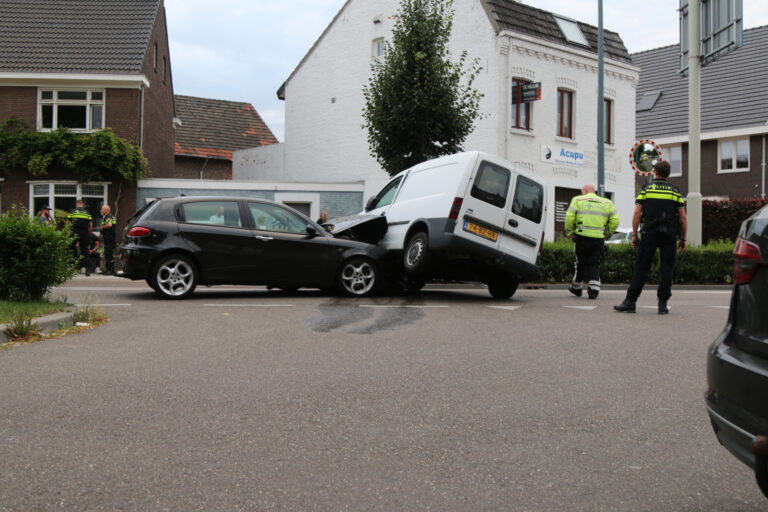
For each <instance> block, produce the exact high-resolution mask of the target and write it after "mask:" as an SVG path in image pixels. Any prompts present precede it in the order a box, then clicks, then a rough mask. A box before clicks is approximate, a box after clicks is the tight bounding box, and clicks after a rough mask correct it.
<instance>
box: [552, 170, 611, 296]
mask: <svg viewBox="0 0 768 512" xmlns="http://www.w3.org/2000/svg"><path fill="white" fill-rule="evenodd" d="M618 227H619V212H618V211H616V207H615V206H614V205H613V202H612V201H611V200H610V199H608V198H605V197H600V196H598V195H597V194H595V187H594V186H592V185H584V187H582V189H581V195H580V196H576V197H574V198H573V199H572V200H571V205H570V206H569V207H568V211H567V212H566V214H565V233H566V235H567V236H568V237H570V238H573V239H574V240H575V242H576V243H575V245H574V248H573V252H574V255H575V261H574V267H575V268H576V271H575V273H574V274H573V281H572V282H571V285H570V286H569V287H568V291H569V292H571V293H572V294H574V295H576V296H577V297H581V292H582V288H583V282H584V277H585V275H586V277H587V279H589V287H588V289H587V292H588V295H589V298H590V299H596V298H597V296H598V294H599V293H600V259H601V258H602V256H603V244H604V243H605V237H606V234H607V235H608V236H610V235H611V234H613V232H614V231H616V228H618Z"/></svg>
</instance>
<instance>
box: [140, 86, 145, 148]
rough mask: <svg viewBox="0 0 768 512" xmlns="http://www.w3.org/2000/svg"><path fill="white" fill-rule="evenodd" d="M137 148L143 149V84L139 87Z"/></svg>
mask: <svg viewBox="0 0 768 512" xmlns="http://www.w3.org/2000/svg"><path fill="white" fill-rule="evenodd" d="M139 147H140V148H141V149H144V84H141V86H139Z"/></svg>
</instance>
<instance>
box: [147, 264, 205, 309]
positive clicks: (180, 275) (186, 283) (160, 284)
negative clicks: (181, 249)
mask: <svg viewBox="0 0 768 512" xmlns="http://www.w3.org/2000/svg"><path fill="white" fill-rule="evenodd" d="M149 279H150V280H151V282H150V286H151V287H152V288H153V289H154V290H155V293H157V294H158V295H159V296H160V297H162V298H164V299H183V298H185V297H188V296H189V295H190V294H191V293H192V292H193V291H195V287H196V286H197V268H195V264H194V263H192V261H190V260H189V259H188V258H186V257H184V256H181V255H178V254H170V255H168V256H164V257H163V258H161V259H160V261H158V262H157V263H156V264H155V266H154V268H153V269H152V273H151V274H150V277H149Z"/></svg>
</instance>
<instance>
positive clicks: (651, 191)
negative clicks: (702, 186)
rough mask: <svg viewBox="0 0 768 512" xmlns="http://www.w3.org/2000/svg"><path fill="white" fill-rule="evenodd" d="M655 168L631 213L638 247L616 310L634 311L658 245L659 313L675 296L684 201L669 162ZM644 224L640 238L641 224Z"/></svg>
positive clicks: (684, 224) (634, 244) (683, 230)
mask: <svg viewBox="0 0 768 512" xmlns="http://www.w3.org/2000/svg"><path fill="white" fill-rule="evenodd" d="M653 169H654V171H655V172H656V178H655V179H654V180H653V182H651V183H650V184H648V185H646V186H645V187H643V189H642V190H641V191H640V194H638V196H637V199H636V200H635V214H634V216H633V217H632V247H634V248H635V249H637V257H636V258H635V271H634V273H633V274H632V282H631V283H630V285H629V289H628V290H627V296H626V298H625V299H624V301H623V302H622V303H621V304H617V305H615V306H613V309H615V310H616V311H620V312H624V313H634V312H635V302H637V298H638V297H639V296H640V292H642V291H643V285H644V284H645V278H646V276H647V275H648V270H649V269H650V268H651V260H652V259H653V255H654V254H655V253H656V248H658V249H659V253H660V259H661V265H660V266H661V269H660V270H661V282H660V283H659V288H658V290H657V291H656V295H657V297H658V300H659V303H658V313H659V314H660V315H666V314H667V313H669V308H668V307H667V301H668V300H669V298H670V297H671V296H672V279H673V277H674V270H675V258H676V256H677V251H676V248H679V249H680V250H681V251H684V250H685V236H686V233H687V232H688V218H687V216H686V214H685V201H684V200H683V196H682V195H680V191H679V190H678V189H677V188H676V187H675V186H674V185H672V184H671V183H669V182H668V181H667V178H668V177H669V171H670V166H669V162H665V161H659V162H657V163H656V164H655V165H654V166H653ZM641 225H642V227H641V229H640V237H639V239H638V227H639V226H641ZM678 234H679V235H680V241H679V242H678V240H677V237H678Z"/></svg>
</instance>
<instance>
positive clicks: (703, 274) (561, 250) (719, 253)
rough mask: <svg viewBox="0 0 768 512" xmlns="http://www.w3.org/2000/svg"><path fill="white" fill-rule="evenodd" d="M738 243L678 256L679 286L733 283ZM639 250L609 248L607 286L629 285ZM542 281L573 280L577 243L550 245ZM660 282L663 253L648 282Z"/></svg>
mask: <svg viewBox="0 0 768 512" xmlns="http://www.w3.org/2000/svg"><path fill="white" fill-rule="evenodd" d="M733 249H734V243H733V242H731V241H729V240H724V241H723V240H719V241H715V242H711V243H709V244H706V245H702V246H701V247H689V248H686V250H685V251H682V252H678V253H677V263H676V264H675V281H674V282H675V283H677V284H731V283H732V281H733ZM636 254H637V253H636V251H635V250H634V249H632V246H631V245H630V244H617V245H608V244H606V246H605V251H604V254H603V260H602V264H601V265H600V280H601V281H602V282H603V283H629V282H630V281H631V279H632V271H633V270H634V267H635V255H636ZM539 269H540V272H539V278H540V280H541V281H542V282H545V283H567V282H570V281H571V279H572V278H573V271H574V268H573V242H572V241H571V240H568V239H561V240H558V241H556V242H546V243H544V247H543V248H542V251H541V257H540V258H539ZM658 280H659V253H658V251H657V252H656V255H655V256H654V259H653V265H652V266H651V272H650V273H649V276H648V282H654V283H656V282H658Z"/></svg>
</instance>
